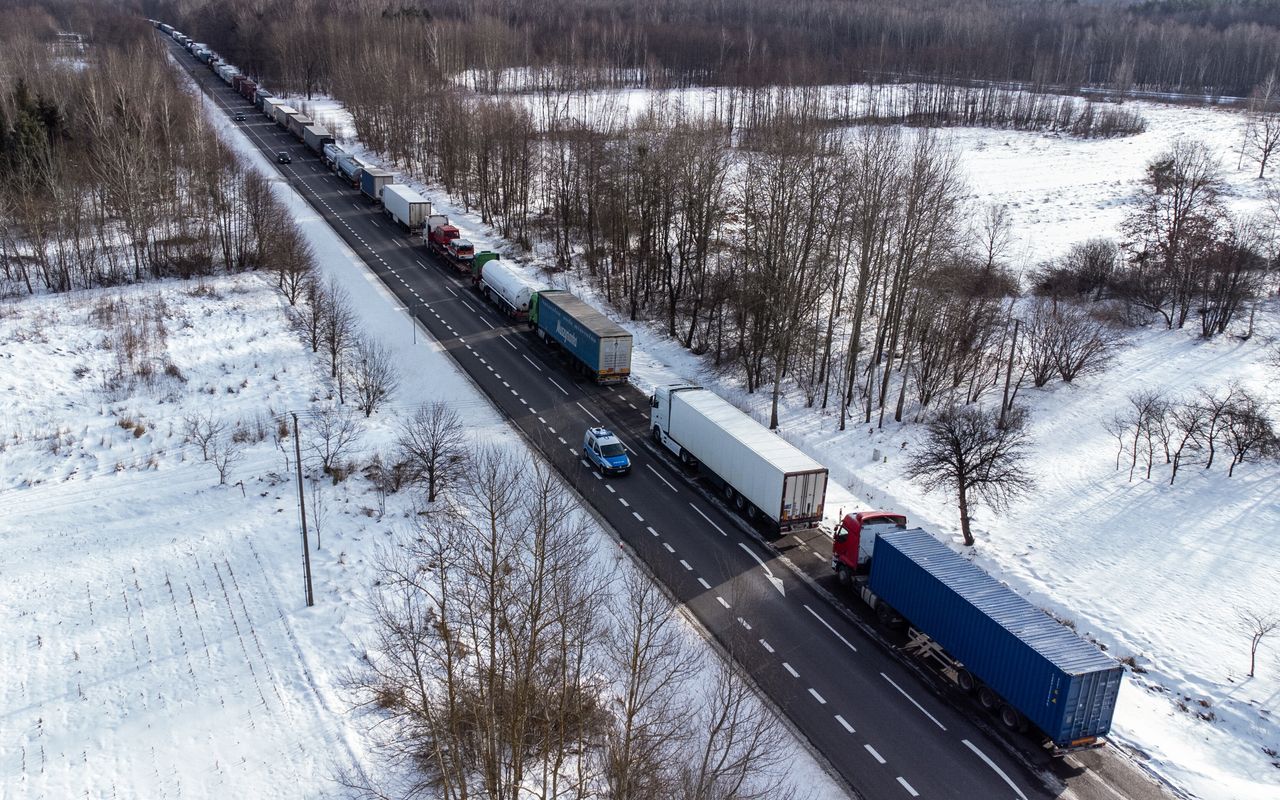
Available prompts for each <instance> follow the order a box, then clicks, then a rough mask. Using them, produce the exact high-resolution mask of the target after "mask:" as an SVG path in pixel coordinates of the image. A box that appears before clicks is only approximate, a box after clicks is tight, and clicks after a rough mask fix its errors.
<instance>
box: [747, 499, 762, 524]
mask: <svg viewBox="0 0 1280 800" xmlns="http://www.w3.org/2000/svg"><path fill="white" fill-rule="evenodd" d="M759 516H760V509H758V508H756V507H755V504H753V503H747V519H749V520H751V521H752V522H755V521H756V519H757V518H758V517H759Z"/></svg>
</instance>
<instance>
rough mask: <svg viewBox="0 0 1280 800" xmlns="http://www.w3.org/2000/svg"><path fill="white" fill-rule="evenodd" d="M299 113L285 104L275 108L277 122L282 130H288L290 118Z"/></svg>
mask: <svg viewBox="0 0 1280 800" xmlns="http://www.w3.org/2000/svg"><path fill="white" fill-rule="evenodd" d="M297 113H298V111H297V109H295V108H294V107H293V106H286V105H285V104H284V103H281V104H280V105H278V106H276V107H275V122H276V124H277V125H279V126H280V127H281V128H286V129H287V128H288V126H289V117H291V116H293V115H294V114H297Z"/></svg>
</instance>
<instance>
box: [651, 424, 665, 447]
mask: <svg viewBox="0 0 1280 800" xmlns="http://www.w3.org/2000/svg"><path fill="white" fill-rule="evenodd" d="M650 435H651V436H652V437H653V443H654V444H662V430H661V429H659V428H658V426H657V425H654V426H653V432H652V433H651V434H650Z"/></svg>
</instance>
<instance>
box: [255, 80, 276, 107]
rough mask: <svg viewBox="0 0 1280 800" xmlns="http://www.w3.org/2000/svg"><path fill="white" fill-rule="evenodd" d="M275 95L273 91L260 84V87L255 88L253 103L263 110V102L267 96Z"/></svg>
mask: <svg viewBox="0 0 1280 800" xmlns="http://www.w3.org/2000/svg"><path fill="white" fill-rule="evenodd" d="M274 96H275V95H273V94H271V92H268V91H267V90H266V89H263V88H262V87H261V86H259V87H258V88H256V89H254V90H253V105H254V107H255V108H257V109H258V110H259V111H261V110H262V104H263V102H264V101H265V100H266V99H267V98H269V97H274Z"/></svg>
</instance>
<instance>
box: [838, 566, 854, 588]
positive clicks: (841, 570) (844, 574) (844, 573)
mask: <svg viewBox="0 0 1280 800" xmlns="http://www.w3.org/2000/svg"><path fill="white" fill-rule="evenodd" d="M836 580H837V581H839V582H840V585H841V586H848V585H849V582H850V580H852V576H851V575H850V574H849V568H848V567H846V566H845V565H844V564H841V565H840V566H838V567H836Z"/></svg>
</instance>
